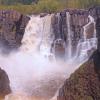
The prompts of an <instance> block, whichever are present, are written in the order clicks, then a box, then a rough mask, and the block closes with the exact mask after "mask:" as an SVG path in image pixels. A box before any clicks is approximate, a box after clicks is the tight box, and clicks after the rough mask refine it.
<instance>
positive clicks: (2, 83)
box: [0, 68, 11, 98]
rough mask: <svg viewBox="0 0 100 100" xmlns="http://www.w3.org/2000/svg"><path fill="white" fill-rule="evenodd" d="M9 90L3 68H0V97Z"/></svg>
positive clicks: (8, 83) (8, 82) (7, 79)
mask: <svg viewBox="0 0 100 100" xmlns="http://www.w3.org/2000/svg"><path fill="white" fill-rule="evenodd" d="M10 92H11V89H10V81H9V78H8V76H7V74H6V72H5V71H4V70H2V69H1V68H0V98H1V97H4V96H5V95H7V94H9V93H10Z"/></svg>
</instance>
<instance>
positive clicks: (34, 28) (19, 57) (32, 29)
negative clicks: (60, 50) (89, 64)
mask: <svg viewBox="0 0 100 100" xmlns="http://www.w3.org/2000/svg"><path fill="white" fill-rule="evenodd" d="M52 16H53V15H52V14H51V15H49V14H48V15H47V16H45V17H40V16H30V21H29V23H28V25H27V27H26V29H25V33H24V36H23V39H22V46H21V47H20V48H19V50H17V51H13V52H11V53H10V54H9V55H5V56H4V55H2V54H1V55H0V62H1V66H2V68H3V69H4V70H5V71H6V72H7V74H8V76H9V79H10V86H11V89H12V93H11V94H9V95H7V96H6V97H5V100H56V99H57V98H56V97H57V92H58V90H59V88H60V87H61V86H62V85H63V83H64V81H65V80H66V78H68V77H69V76H70V74H71V73H73V72H74V71H75V70H76V69H77V68H78V67H79V65H80V64H82V63H83V62H84V61H86V60H87V59H88V53H87V52H88V50H91V49H92V48H96V34H95V31H94V34H93V36H92V38H90V39H87V38H86V36H85V35H86V34H85V30H86V29H87V27H88V26H89V24H90V23H94V20H93V18H92V17H91V16H89V20H90V21H89V23H88V24H87V25H85V26H84V32H83V39H84V41H81V40H80V41H79V43H78V45H77V50H76V51H77V52H76V53H75V56H74V57H73V56H72V51H71V47H72V45H71V40H72V39H71V31H70V22H69V18H70V15H69V13H66V16H67V20H68V21H67V27H68V41H69V45H68V47H66V45H65V43H64V44H63V46H64V48H65V51H66V52H65V58H64V60H61V59H56V57H55V52H56V51H55V52H51V48H52V43H53V42H54V34H53V32H52V27H51V18H52ZM94 24H95V23H94ZM60 40H61V39H58V40H55V41H58V42H59V41H60Z"/></svg>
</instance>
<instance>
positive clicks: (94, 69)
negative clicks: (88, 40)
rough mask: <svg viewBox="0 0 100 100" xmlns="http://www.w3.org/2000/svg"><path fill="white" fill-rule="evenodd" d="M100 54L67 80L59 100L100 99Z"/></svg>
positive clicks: (95, 55) (60, 92)
mask: <svg viewBox="0 0 100 100" xmlns="http://www.w3.org/2000/svg"><path fill="white" fill-rule="evenodd" d="M99 59H100V53H99V52H98V51H96V52H94V54H93V55H92V56H91V58H90V59H89V60H88V61H87V62H86V63H84V64H83V65H82V66H80V68H79V69H78V70H76V71H75V72H74V73H73V74H72V75H71V76H70V78H69V79H67V80H66V82H65V83H64V85H63V87H62V88H61V89H60V91H59V96H58V100H99V99H100V63H99V62H100V61H99Z"/></svg>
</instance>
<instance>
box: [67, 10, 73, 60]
mask: <svg viewBox="0 0 100 100" xmlns="http://www.w3.org/2000/svg"><path fill="white" fill-rule="evenodd" d="M66 16H67V29H68V47H67V48H68V50H67V53H68V54H67V56H68V58H69V59H71V55H72V41H71V40H72V38H71V30H70V29H71V28H70V14H69V12H66Z"/></svg>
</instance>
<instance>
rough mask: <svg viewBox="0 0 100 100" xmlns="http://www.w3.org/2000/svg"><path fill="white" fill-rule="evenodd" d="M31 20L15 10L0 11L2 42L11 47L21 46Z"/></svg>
mask: <svg viewBox="0 0 100 100" xmlns="http://www.w3.org/2000/svg"><path fill="white" fill-rule="evenodd" d="M28 21H29V18H28V17H27V16H24V15H22V14H20V13H19V12H17V11H13V10H1V11H0V44H1V45H2V44H3V46H6V47H9V48H16V47H18V46H20V44H21V39H22V37H23V34H24V31H25V27H26V25H27V23H28Z"/></svg>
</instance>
